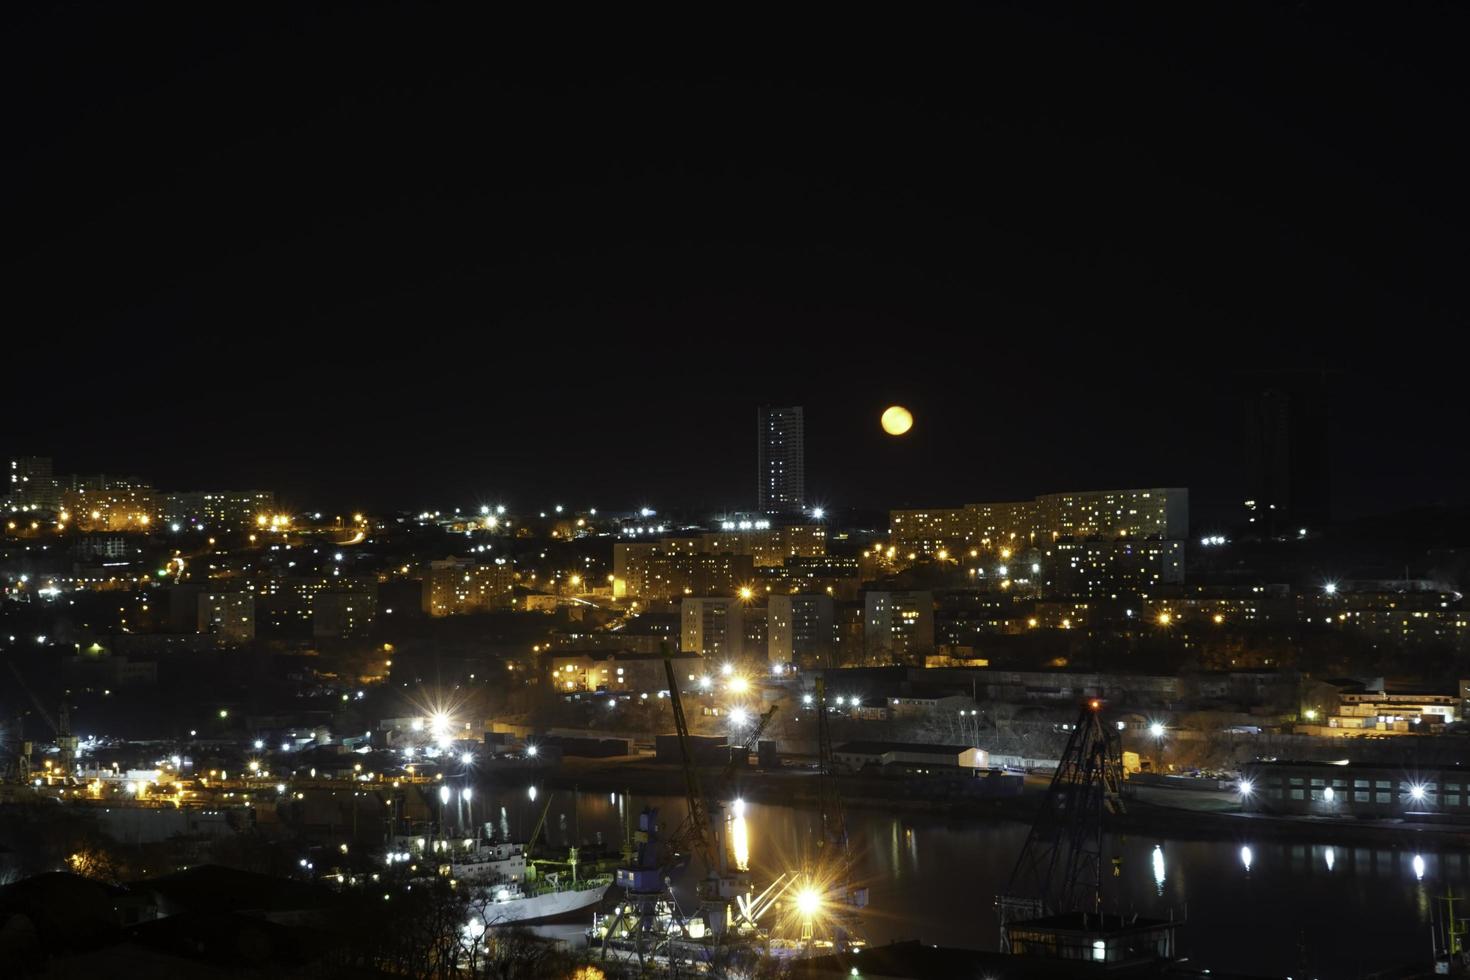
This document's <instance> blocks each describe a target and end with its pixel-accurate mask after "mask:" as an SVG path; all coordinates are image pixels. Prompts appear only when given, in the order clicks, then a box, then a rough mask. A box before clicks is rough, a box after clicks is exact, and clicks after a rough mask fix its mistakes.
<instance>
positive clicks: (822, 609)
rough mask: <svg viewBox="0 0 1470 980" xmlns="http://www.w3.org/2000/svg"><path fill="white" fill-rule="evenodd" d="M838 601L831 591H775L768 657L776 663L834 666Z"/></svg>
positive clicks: (769, 617) (768, 615)
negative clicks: (833, 629)
mask: <svg viewBox="0 0 1470 980" xmlns="http://www.w3.org/2000/svg"><path fill="white" fill-rule="evenodd" d="M834 605H835V604H834V603H833V600H832V597H831V596H829V595H777V594H775V593H772V594H771V597H770V599H769V600H768V601H767V604H766V657H767V659H769V660H770V661H771V663H773V664H798V665H800V666H801V667H803V668H810V667H829V666H832V622H833V610H834Z"/></svg>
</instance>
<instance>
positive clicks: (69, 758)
mask: <svg viewBox="0 0 1470 980" xmlns="http://www.w3.org/2000/svg"><path fill="white" fill-rule="evenodd" d="M5 666H7V667H9V668H10V673H11V674H12V675H14V677H15V682H16V683H17V684H19V685H20V689H21V690H22V691H25V692H26V696H27V697H29V698H30V699H31V704H33V705H35V708H36V714H38V715H40V716H41V720H42V721H44V722H45V723H46V725H47V726H48V727H49V728H50V729H51V731H52V734H54V735H55V736H56V747H57V748H58V749H59V750H60V757H59V763H60V765H59V768H60V769H61V771H62V772H63V773H66V774H67V775H70V774H71V771H72V763H73V762H74V761H75V759H76V752H77V739H76V737H75V736H73V735H72V733H71V713H70V711H69V709H68V708H67V704H66V698H65V696H63V697H62V699H61V707H60V710H58V712H57V714H56V717H55V718H53V717H51V712H49V711H47V710H46V705H45V703H44V702H42V700H41V698H40V696H39V695H37V694H36V692H35V690H34V689H32V687H31V686H30V685H29V684H27V683H26V679H25V676H24V675H23V674H21V672H20V668H18V667H16V666H15V664H14V663H13V662H11V661H9V660H7V661H6V662H5ZM27 755H28V754H27ZM29 761H30V760H29V758H27V759H26V760H24V761H23V762H22V764H21V769H22V770H23V775H24V774H25V773H24V770H26V769H27V767H28V766H29Z"/></svg>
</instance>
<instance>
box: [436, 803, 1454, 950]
mask: <svg viewBox="0 0 1470 980" xmlns="http://www.w3.org/2000/svg"><path fill="white" fill-rule="evenodd" d="M531 796H532V793H531V792H530V791H529V790H528V789H525V788H521V789H516V790H504V791H500V792H497V791H496V790H494V789H493V788H492V787H489V786H486V787H484V788H483V790H482V792H481V793H480V794H477V798H476V800H475V803H474V808H475V811H476V812H475V814H474V819H475V820H476V821H478V822H490V823H492V824H496V825H497V826H499V827H500V828H501V829H502V830H503V831H504V832H506V833H509V834H511V835H513V836H517V837H521V836H524V835H526V834H528V833H529V832H530V829H531V827H532V825H533V824H534V823H535V820H536V817H537V816H538V815H539V813H540V810H541V805H542V804H544V803H545V798H544V797H540V798H538V799H537V800H535V801H533V800H532V799H531ZM646 805H654V806H658V807H659V808H660V820H661V822H662V823H663V824H665V825H666V826H667V827H669V828H674V827H677V826H678V824H679V822H680V820H681V819H682V818H683V814H684V802H683V800H682V799H679V798H667V797H665V798H646V797H634V798H632V799H631V800H630V799H629V798H628V797H626V796H625V795H624V794H621V793H605V792H604V793H597V792H586V791H584V792H581V793H580V794H573V793H572V792H570V791H561V792H558V793H557V794H556V796H555V798H554V799H553V801H552V805H551V809H550V813H549V815H548V819H547V822H546V833H547V835H548V839H549V840H550V842H551V844H552V845H553V846H554V847H565V846H567V845H569V844H571V843H573V842H575V841H576V840H578V839H580V840H582V841H584V842H585V841H593V840H596V839H599V835H600V839H601V840H602V841H604V842H605V843H606V844H607V845H608V846H609V847H611V848H612V849H614V850H615V849H616V848H617V846H618V844H619V843H620V842H621V840H622V831H621V827H622V826H623V821H624V820H625V818H626V815H627V812H628V808H629V807H630V806H631V807H632V808H633V813H634V816H635V817H636V813H637V810H638V809H639V808H641V807H643V806H646ZM743 810H744V827H743V828H740V829H739V832H738V833H736V834H733V835H732V836H733V837H734V838H736V839H737V840H743V843H744V848H745V850H747V851H748V854H749V863H750V866H751V870H752V874H753V877H754V879H755V880H756V881H757V882H762V881H768V880H770V879H771V878H773V877H774V876H775V875H777V874H779V873H781V872H783V871H790V870H792V869H795V868H797V867H799V866H800V863H801V861H802V859H803V858H804V857H806V856H807V855H808V854H809V847H810V843H811V842H812V841H813V840H814V839H815V830H816V824H817V822H818V818H817V815H816V814H815V813H813V812H811V811H809V810H803V809H796V808H792V807H787V806H773V805H761V804H755V803H749V804H746V805H745V806H744V807H743ZM732 816H733V815H732ZM465 817H466V819H468V818H469V815H468V814H465ZM847 824H848V829H849V838H850V841H851V847H852V849H853V851H854V853H855V855H856V857H857V867H858V869H859V874H860V878H861V880H860V882H859V883H860V884H862V885H866V886H867V887H868V889H869V896H870V898H869V905H868V907H867V909H865V910H864V913H863V930H864V933H865V935H866V938H867V939H868V941H869V943H870V944H873V945H879V944H883V943H888V942H894V941H899V940H909V939H917V940H921V941H923V942H925V943H934V944H938V945H944V946H966V947H972V948H981V949H995V948H996V946H997V942H998V937H999V923H998V921H997V918H996V913H995V908H994V904H993V903H994V898H995V896H996V894H997V893H999V892H1000V891H1002V890H1003V889H1004V887H1005V884H1006V880H1007V878H1008V877H1009V875H1010V873H1011V869H1012V867H1013V866H1014V864H1015V861H1016V856H1017V854H1018V853H1019V851H1020V849H1021V847H1022V845H1023V844H1024V842H1025V839H1026V835H1027V831H1028V828H1027V827H1026V826H1025V825H1023V824H1019V823H1015V822H1009V821H996V820H980V819H974V818H953V819H947V818H945V817H942V816H932V815H922V816H918V815H893V814H886V813H882V812H879V811H874V810H849V811H848V813H847ZM1103 874H1104V886H1103V888H1104V901H1105V905H1106V906H1107V907H1109V908H1110V909H1116V910H1121V911H1123V912H1125V913H1137V914H1138V915H1140V916H1143V917H1156V918H1168V917H1169V916H1170V915H1171V914H1172V915H1173V916H1174V917H1175V918H1176V919H1177V918H1187V925H1186V926H1185V927H1184V928H1182V929H1181V930H1180V931H1179V934H1178V937H1179V943H1178V945H1179V952H1180V954H1181V955H1183V956H1187V957H1188V958H1189V959H1190V961H1191V962H1192V963H1195V964H1196V965H1198V966H1201V967H1207V968H1210V969H1212V970H1214V971H1216V972H1222V971H1239V972H1244V973H1255V974H1262V975H1268V976H1269V975H1276V976H1296V977H1302V976H1307V977H1356V976H1363V975H1366V974H1369V973H1372V972H1374V971H1378V970H1384V969H1388V968H1391V967H1394V966H1398V965H1402V964H1405V963H1412V962H1424V961H1426V960H1427V957H1428V955H1429V951H1430V929H1431V917H1432V915H1433V914H1434V913H1433V910H1434V908H1435V906H1436V903H1437V900H1438V898H1439V897H1441V896H1443V895H1445V894H1447V893H1448V892H1450V891H1453V892H1454V894H1456V895H1458V896H1461V897H1464V896H1470V854H1467V852H1466V851H1463V850H1457V849H1453V848H1448V847H1445V846H1444V845H1441V846H1440V847H1439V848H1438V849H1436V848H1429V847H1420V848H1416V847H1414V846H1413V837H1412V836H1406V837H1405V845H1404V846H1403V847H1402V848H1397V849H1395V848H1390V847H1348V846H1342V845H1335V846H1334V845H1329V844H1325V843H1321V844H1311V843H1306V842H1301V843H1296V842H1292V843H1284V842H1280V841H1267V840H1261V841H1253V840H1251V839H1249V838H1247V837H1241V838H1237V839H1232V840H1209V841H1202V840H1177V839H1170V838H1167V837H1159V836H1149V835H1143V834H1140V835H1131V836H1127V837H1110V838H1108V840H1107V841H1106V844H1105V867H1104V871H1103ZM675 889H676V893H680V892H681V893H682V896H683V897H684V898H686V899H689V898H690V897H691V896H692V892H693V888H692V877H691V873H690V872H686V873H685V875H684V876H683V877H682V878H679V879H676V881H675ZM1460 908H1461V909H1462V910H1463V909H1470V905H1465V906H1460ZM1460 914H1463V911H1462V912H1461V913H1460Z"/></svg>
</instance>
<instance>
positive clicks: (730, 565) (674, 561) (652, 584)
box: [628, 551, 755, 599]
mask: <svg viewBox="0 0 1470 980" xmlns="http://www.w3.org/2000/svg"><path fill="white" fill-rule="evenodd" d="M754 568H755V564H754V562H753V561H752V559H751V557H750V556H749V555H688V554H683V555H666V554H663V553H661V552H659V551H655V552H654V553H652V554H649V555H645V556H643V557H641V558H639V559H636V560H634V561H632V562H630V567H629V570H628V583H629V592H628V594H629V595H637V596H640V597H643V598H648V599H676V598H679V597H681V596H686V595H734V594H735V593H736V592H737V591H738V590H739V589H740V587H741V586H743V585H746V584H748V583H750V582H751V580H752V578H753V569H754ZM635 583H636V587H637V589H638V591H637V592H634V591H632V590H633V588H634V586H635Z"/></svg>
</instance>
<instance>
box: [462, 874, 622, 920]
mask: <svg viewBox="0 0 1470 980" xmlns="http://www.w3.org/2000/svg"><path fill="white" fill-rule="evenodd" d="M611 887H612V884H611V883H610V882H609V883H608V884H606V885H597V886H595V887H593V888H576V889H567V890H566V891H559V892H546V893H545V894H542V895H533V896H530V897H528V898H517V899H512V900H510V901H508V902H496V903H495V904H494V905H492V906H490V908H488V909H486V910H485V912H486V918H487V920H488V922H487V924H488V925H491V926H505V925H530V924H532V923H538V922H552V921H555V920H557V919H561V918H565V917H568V916H572V915H576V914H577V913H579V912H582V911H583V910H585V909H589V908H591V907H592V906H594V905H596V904H597V903H598V902H601V901H602V897H603V896H604V895H606V894H607V890H608V889H609V888H611Z"/></svg>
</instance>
